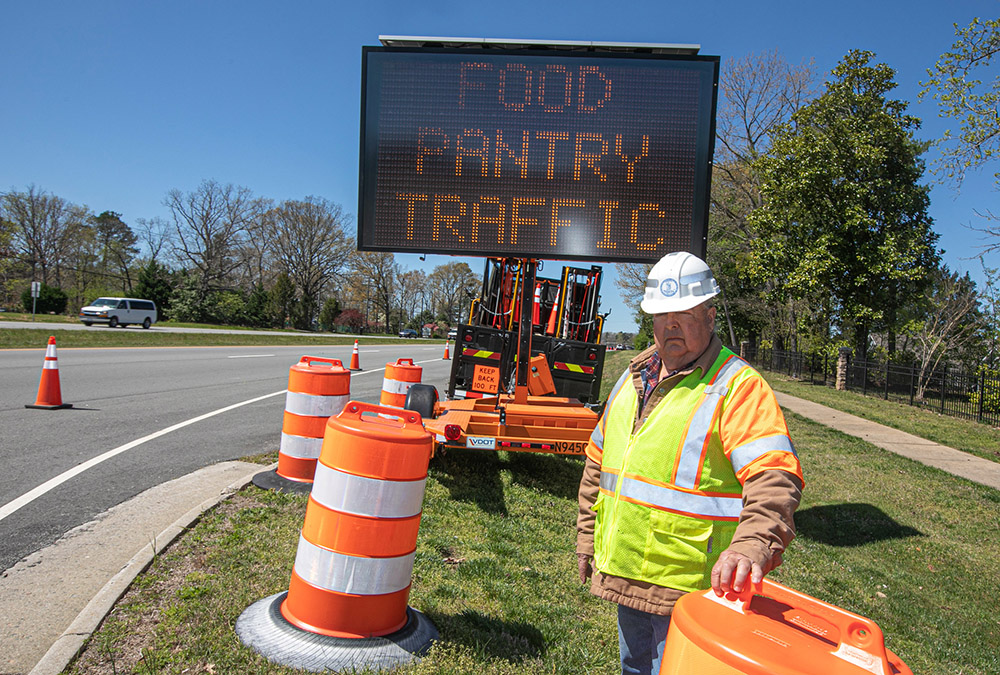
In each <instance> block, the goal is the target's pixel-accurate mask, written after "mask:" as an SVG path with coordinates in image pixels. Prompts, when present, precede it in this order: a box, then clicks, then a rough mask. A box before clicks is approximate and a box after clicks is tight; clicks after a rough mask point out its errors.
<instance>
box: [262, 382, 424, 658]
mask: <svg viewBox="0 0 1000 675" xmlns="http://www.w3.org/2000/svg"><path fill="white" fill-rule="evenodd" d="M431 451H432V439H431V435H430V434H429V433H427V431H425V430H424V427H423V423H422V421H421V419H420V415H418V414H417V413H415V412H412V411H401V410H396V409H393V408H388V407H384V406H375V405H370V404H367V403H359V402H357V401H351V402H349V403H348V404H347V406H346V407H345V408H344V410H343V412H341V413H340V415H338V416H336V417H333V418H331V419H330V421H329V422H328V423H327V430H326V435H325V437H324V440H323V452H322V454H321V455H320V459H319V463H318V464H317V466H316V475H315V481H314V482H313V489H312V492H311V493H310V495H309V503H308V505H307V507H306V517H305V522H304V524H303V526H302V534H301V536H300V538H299V547H298V551H297V553H296V556H295V566H294V569H293V571H292V579H291V582H290V583H289V587H288V596H287V598H286V599H285V601H284V602H283V603H282V604H281V614H282V616H284V617H285V619H287V620H288V621H289V622H290V623H292V624H293V625H295V626H298V627H299V628H301V629H303V630H306V631H310V632H313V633H320V634H322V635H329V636H333V637H345V638H365V637H373V636H378V635H387V634H389V633H392V632H394V631H397V630H399V629H400V628H402V627H403V625H405V624H406V602H407V599H408V597H409V594H410V577H411V576H412V573H413V557H414V553H415V551H416V548H417V531H418V528H419V525H420V514H421V503H422V501H423V495H424V486H425V483H426V481H427V465H428V463H429V462H430V457H431Z"/></svg>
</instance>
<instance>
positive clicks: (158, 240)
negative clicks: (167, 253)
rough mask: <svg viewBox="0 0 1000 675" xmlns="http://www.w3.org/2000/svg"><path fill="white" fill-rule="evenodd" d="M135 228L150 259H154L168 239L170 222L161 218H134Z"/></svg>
mask: <svg viewBox="0 0 1000 675" xmlns="http://www.w3.org/2000/svg"><path fill="white" fill-rule="evenodd" d="M135 229H136V231H137V232H138V238H139V240H140V241H141V242H142V243H143V244H144V245H145V249H146V252H147V253H148V254H149V259H150V260H156V259H157V258H158V257H159V255H160V252H161V251H163V248H164V246H166V245H167V243H168V242H169V241H170V223H168V222H167V221H165V220H164V219H163V218H159V217H157V218H149V219H146V218H136V219H135Z"/></svg>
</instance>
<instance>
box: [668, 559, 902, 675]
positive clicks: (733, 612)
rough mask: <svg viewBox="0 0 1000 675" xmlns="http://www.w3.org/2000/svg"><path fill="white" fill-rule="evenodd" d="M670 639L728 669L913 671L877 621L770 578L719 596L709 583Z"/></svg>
mask: <svg viewBox="0 0 1000 675" xmlns="http://www.w3.org/2000/svg"><path fill="white" fill-rule="evenodd" d="M671 640H687V641H688V642H690V643H692V646H694V647H697V648H698V649H699V650H700V651H701V652H704V653H706V654H708V655H710V656H711V657H713V658H714V659H716V660H717V661H718V662H720V663H721V664H725V665H726V666H728V667H730V668H732V671H729V670H727V671H726V672H737V673H746V674H747V675H804V674H806V673H823V674H824V675H865V674H871V673H883V674H884V675H912V673H911V671H910V669H909V668H907V667H906V665H905V664H904V663H903V662H902V661H900V660H899V659H898V657H896V655H895V654H892V652H889V651H888V650H886V648H885V642H884V639H883V636H882V630H881V629H880V628H879V627H878V626H877V625H876V624H875V622H873V621H871V620H870V619H867V618H865V617H863V616H859V615H857V614H853V613H851V612H848V611H847V610H845V609H841V608H839V607H835V606H833V605H829V604H827V603H825V602H823V601H821V600H817V599H816V598H813V597H811V596H808V595H805V594H804V593H799V592H798V591H795V590H792V589H791V588H788V587H786V586H782V585H781V584H778V583H776V582H773V581H769V580H767V579H765V580H764V581H763V584H761V585H757V586H756V587H751V585H750V584H747V587H746V588H745V589H744V591H743V593H740V594H728V595H726V596H723V597H721V598H720V597H718V596H716V595H715V592H714V591H712V590H711V589H709V590H707V591H697V592H694V593H689V594H687V595H685V596H683V597H682V598H681V599H680V600H678V601H677V604H676V605H675V606H674V610H673V614H672V617H671V626H670V634H669V636H668V640H667V641H668V644H669V642H670V641H671ZM890 654H891V655H892V658H891V659H890V656H889V655H890ZM680 665H682V664H668V663H666V662H664V664H663V668H662V669H661V673H662V672H686V671H685V670H684V669H683V667H678V666H680ZM675 667H677V669H672V668H675Z"/></svg>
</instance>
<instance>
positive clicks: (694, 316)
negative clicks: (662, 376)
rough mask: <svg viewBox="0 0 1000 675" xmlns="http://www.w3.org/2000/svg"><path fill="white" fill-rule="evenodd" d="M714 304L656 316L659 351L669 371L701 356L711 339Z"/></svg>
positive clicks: (656, 336)
mask: <svg viewBox="0 0 1000 675" xmlns="http://www.w3.org/2000/svg"><path fill="white" fill-rule="evenodd" d="M714 328H715V307H708V306H706V305H705V304H704V303H702V304H700V305H697V306H696V307H692V308H691V309H689V310H686V311H683V312H664V313H663V314H654V315H653V338H654V340H655V341H656V351H657V352H659V354H660V358H661V359H662V360H663V367H664V368H665V369H667V370H677V369H678V368H681V367H683V366H686V365H687V364H689V363H691V361H693V360H694V359H696V358H697V357H698V356H700V355H701V353H702V352H703V351H705V348H706V347H708V343H709V342H711V341H712V331H713V330H714Z"/></svg>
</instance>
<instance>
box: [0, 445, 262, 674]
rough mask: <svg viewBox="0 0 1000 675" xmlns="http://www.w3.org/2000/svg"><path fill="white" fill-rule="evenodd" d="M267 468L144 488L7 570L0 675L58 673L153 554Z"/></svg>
mask: <svg viewBox="0 0 1000 675" xmlns="http://www.w3.org/2000/svg"><path fill="white" fill-rule="evenodd" d="M265 469H266V467H264V466H262V465H259V464H251V463H249V462H239V461H234V462H222V463H219V464H214V465H212V466H208V467H205V468H204V469H200V470H199V471H195V472H194V473H191V474H188V475H187V476H183V477H181V478H177V479H175V480H172V481H168V482H166V483H163V484H161V485H158V486H156V487H153V488H150V489H149V490H146V491H145V492H142V493H141V494H139V495H137V496H135V497H133V498H132V499H130V500H129V501H127V502H124V503H122V504H119V505H118V506H115V507H113V508H111V509H109V510H108V511H105V512H104V513H102V514H101V515H100V516H98V517H97V518H95V519H94V520H92V521H90V522H88V523H84V524H83V525H81V526H79V527H77V528H74V529H73V530H71V531H70V532H68V533H66V534H65V535H64V536H63V537H62V538H61V539H60V540H59V541H57V542H55V543H54V544H52V545H51V546H48V547H46V548H44V549H41V550H39V551H36V552H35V553H33V554H31V555H30V556H28V557H27V558H25V559H24V560H21V561H20V562H18V563H17V564H16V565H14V566H13V567H11V568H10V569H8V570H6V571H5V572H4V573H3V577H2V578H0V588H2V589H3V593H0V617H2V619H0V654H3V657H2V659H0V671H2V672H10V673H26V672H29V671H30V672H31V673H32V675H42V674H43V673H59V672H61V671H62V670H63V669H64V668H65V666H66V664H67V663H68V662H69V660H70V659H71V658H72V657H73V656H74V655H75V654H76V653H77V652H78V651H79V649H80V648H81V647H82V645H83V643H84V641H86V639H87V638H88V637H89V636H90V635H91V633H93V631H94V630H95V629H96V628H97V626H98V625H99V624H100V622H101V620H102V619H103V618H104V616H105V614H106V613H107V612H108V611H109V610H110V609H111V607H112V606H113V605H114V603H115V602H116V601H117V600H118V598H119V597H121V594H122V593H124V592H125V590H126V589H127V588H128V586H129V584H130V583H131V582H132V580H133V579H134V578H135V577H136V575H138V574H139V573H140V572H141V571H142V570H143V569H145V568H146V567H147V566H148V565H149V563H150V562H151V561H152V560H153V558H154V557H155V556H156V554H157V553H159V552H160V551H161V550H163V549H164V548H165V547H166V546H167V545H169V543H170V542H171V541H173V540H174V539H175V538H176V537H177V536H178V535H180V534H181V533H182V532H183V531H184V530H185V529H186V528H187V527H188V526H189V525H190V524H191V523H192V522H194V521H195V520H196V519H197V518H198V516H199V515H200V514H201V513H203V512H204V511H205V510H206V509H208V508H211V507H212V506H214V505H215V504H217V503H218V502H219V501H220V500H222V499H224V498H225V497H227V496H228V495H230V494H232V493H233V492H234V491H236V490H238V489H240V488H241V487H242V486H244V485H246V484H247V483H248V482H249V481H250V479H251V478H252V477H253V475H254V474H255V473H257V472H259V471H262V470H265ZM192 504H196V505H197V506H195V507H194V508H192ZM109 580H110V581H109Z"/></svg>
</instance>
